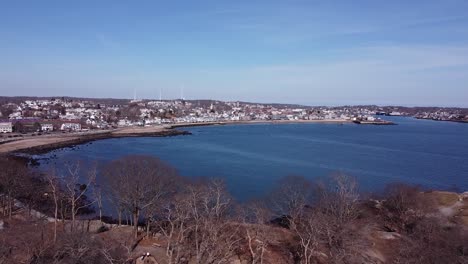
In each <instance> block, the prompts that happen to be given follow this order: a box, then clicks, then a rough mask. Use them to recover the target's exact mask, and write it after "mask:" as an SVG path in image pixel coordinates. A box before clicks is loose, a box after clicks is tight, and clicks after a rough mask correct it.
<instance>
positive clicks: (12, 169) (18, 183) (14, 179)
mask: <svg viewBox="0 0 468 264" xmlns="http://www.w3.org/2000/svg"><path fill="white" fill-rule="evenodd" d="M0 168H2V169H1V170H0V193H3V195H2V207H3V214H4V215H5V216H8V217H9V218H11V216H12V214H13V210H14V205H15V198H16V197H17V196H18V195H21V194H22V191H23V189H24V187H25V183H26V182H27V181H28V180H29V178H30V172H29V170H28V168H27V166H26V165H25V164H23V163H21V162H19V161H15V160H13V159H11V158H2V159H0Z"/></svg>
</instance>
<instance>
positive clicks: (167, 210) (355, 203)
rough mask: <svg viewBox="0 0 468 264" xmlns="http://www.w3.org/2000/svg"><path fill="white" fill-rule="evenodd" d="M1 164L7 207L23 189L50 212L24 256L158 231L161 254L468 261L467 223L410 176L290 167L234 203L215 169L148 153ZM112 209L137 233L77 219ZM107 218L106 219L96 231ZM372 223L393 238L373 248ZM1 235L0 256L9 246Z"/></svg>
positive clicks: (61, 255)
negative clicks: (386, 177) (202, 172)
mask: <svg viewBox="0 0 468 264" xmlns="http://www.w3.org/2000/svg"><path fill="white" fill-rule="evenodd" d="M0 165H1V168H2V169H1V171H0V193H2V200H1V208H2V212H3V215H4V217H5V219H8V218H11V217H12V215H14V213H15V210H16V209H15V208H16V207H18V203H17V202H16V201H19V202H21V203H22V204H24V206H25V208H26V209H27V210H28V211H29V213H31V211H34V210H37V211H40V212H43V213H45V214H47V215H48V216H49V217H51V221H52V226H51V227H50V226H49V229H47V227H44V228H42V229H41V230H46V231H43V232H42V233H41V238H37V240H32V241H36V242H35V243H37V244H39V245H30V247H31V249H30V250H28V252H29V259H28V261H27V262H23V263H53V262H54V263H127V262H129V261H130V259H131V256H132V249H133V248H134V247H135V246H136V245H137V243H138V241H140V240H141V239H148V240H151V239H153V238H155V237H157V238H158V241H162V243H161V244H160V245H158V246H159V247H161V248H163V249H164V260H158V261H163V262H162V263H200V264H201V263H233V262H234V261H236V260H237V261H240V262H241V263H252V264H253V263H304V264H308V263H383V262H385V263H467V262H468V237H467V234H466V230H465V229H463V228H462V227H460V226H459V225H455V224H453V223H451V224H447V223H445V222H444V221H443V220H442V219H441V217H440V216H439V215H438V214H437V208H436V206H435V205H434V203H433V201H432V200H431V199H429V198H428V197H427V196H426V195H425V194H424V193H423V192H422V191H421V190H420V189H419V188H417V187H412V186H406V185H401V184H400V185H391V186H388V187H387V188H386V191H385V193H384V194H381V195H380V197H373V198H370V197H365V198H364V197H362V196H361V195H360V193H359V191H358V185H357V182H356V180H355V179H354V178H352V177H350V176H347V175H343V174H335V175H332V176H329V177H326V178H321V179H318V180H315V181H310V180H308V179H306V178H304V177H301V176H288V177H284V178H282V179H280V180H279V181H278V182H277V184H276V186H275V188H273V189H272V190H271V192H270V193H269V194H268V195H266V197H263V198H261V199H258V200H255V201H250V202H246V203H242V204H239V203H236V202H235V200H234V199H233V198H232V197H231V195H230V194H229V192H228V191H227V189H226V186H225V184H224V182H223V181H222V180H221V179H188V178H184V177H181V176H180V175H178V174H177V171H176V170H175V169H174V168H172V167H170V166H169V165H167V164H166V163H164V162H162V161H161V160H159V159H157V158H154V157H149V156H127V157H123V158H120V159H118V160H114V161H112V162H110V163H108V164H105V165H103V166H97V165H93V164H85V163H79V162H76V163H69V164H63V165H62V166H61V168H60V169H59V168H57V169H52V170H51V171H49V172H47V173H41V174H39V173H34V172H33V171H32V170H30V169H28V168H27V167H25V166H24V165H23V164H22V163H20V162H16V161H14V160H11V159H3V160H2V161H0ZM104 209H106V210H104ZM109 209H110V210H112V211H113V212H114V213H113V216H114V218H115V219H114V220H113V221H112V222H115V224H116V225H117V226H120V225H131V226H133V231H132V233H133V234H132V237H133V241H134V243H135V244H134V245H123V244H122V243H116V244H109V243H104V242H103V241H102V240H100V239H97V238H96V237H94V236H93V234H94V233H96V232H94V233H93V232H91V231H90V229H89V226H88V227H86V225H84V224H83V223H84V222H86V220H82V219H85V218H84V216H85V215H87V214H89V213H91V212H94V214H95V215H97V217H98V219H99V221H103V220H109V218H107V217H105V216H104V211H109ZM108 222H109V221H108ZM107 229H108V227H107V226H106V225H105V224H104V223H102V227H101V228H99V229H98V231H97V232H105V231H106V230H107ZM47 230H49V231H50V232H47ZM376 231H378V232H383V233H386V234H388V235H391V236H392V237H394V238H395V239H394V240H389V242H388V243H386V244H385V245H384V246H383V247H381V248H378V249H377V251H376V249H375V244H376V243H377V242H376V240H375V237H374V236H375V234H376ZM1 232H2V231H0V238H1V235H2V233H1ZM44 237H45V238H44ZM41 239H42V240H41ZM1 241H3V242H1ZM5 241H6V240H5V237H3V240H1V239H0V243H3V244H0V247H1V248H2V249H3V250H0V263H2V259H4V260H7V259H8V258H11V257H12V253H11V252H12V251H11V249H12V247H11V245H10V246H9V245H8V243H6V242H5ZM41 241H42V242H41ZM44 241H50V243H45V242H44ZM8 248H10V250H6V249H8ZM376 252H377V253H376ZM2 254H3V255H2ZM379 254H380V255H379ZM5 263H14V262H8V261H6V262H5Z"/></svg>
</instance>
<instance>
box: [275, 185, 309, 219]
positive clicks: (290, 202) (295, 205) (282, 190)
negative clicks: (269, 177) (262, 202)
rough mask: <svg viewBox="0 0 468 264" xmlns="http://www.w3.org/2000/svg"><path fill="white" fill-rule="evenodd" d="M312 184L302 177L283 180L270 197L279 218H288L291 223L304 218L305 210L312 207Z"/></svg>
mask: <svg viewBox="0 0 468 264" xmlns="http://www.w3.org/2000/svg"><path fill="white" fill-rule="evenodd" d="M311 187H312V183H311V182H310V181H309V180H307V179H306V178H304V177H302V176H286V177H284V178H281V179H280V180H279V181H278V182H277V184H276V187H275V188H274V189H273V191H272V193H271V195H270V201H271V204H272V206H273V209H274V211H275V212H276V214H277V216H279V217H282V216H286V217H287V218H288V220H289V221H292V220H298V219H300V218H301V217H302V214H303V212H304V208H305V207H306V206H307V205H310V203H311V198H312V188H311Z"/></svg>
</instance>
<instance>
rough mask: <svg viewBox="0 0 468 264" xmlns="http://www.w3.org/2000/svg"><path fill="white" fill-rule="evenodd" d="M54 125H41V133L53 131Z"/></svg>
mask: <svg viewBox="0 0 468 264" xmlns="http://www.w3.org/2000/svg"><path fill="white" fill-rule="evenodd" d="M53 130H54V125H52V124H41V131H53Z"/></svg>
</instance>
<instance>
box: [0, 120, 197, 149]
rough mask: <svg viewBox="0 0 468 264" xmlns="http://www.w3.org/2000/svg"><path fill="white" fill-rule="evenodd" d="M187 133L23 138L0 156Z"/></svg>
mask: <svg viewBox="0 0 468 264" xmlns="http://www.w3.org/2000/svg"><path fill="white" fill-rule="evenodd" d="M190 134H191V133H190V132H188V131H181V130H176V129H166V128H162V127H158V128H157V129H155V128H154V127H149V128H147V130H145V131H141V130H139V131H134V130H133V129H127V128H125V129H122V130H118V131H100V132H97V133H90V134H81V135H73V134H71V135H70V134H69V135H49V136H48V137H44V138H41V136H36V137H35V138H25V139H19V140H15V141H10V142H6V143H3V144H1V145H0V155H2V154H3V155H11V154H18V153H24V154H29V155H35V154H44V153H47V152H50V151H52V150H56V149H61V148H68V147H74V146H77V145H82V144H86V143H89V142H93V141H96V140H102V139H110V138H124V137H170V136H179V135H190Z"/></svg>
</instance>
